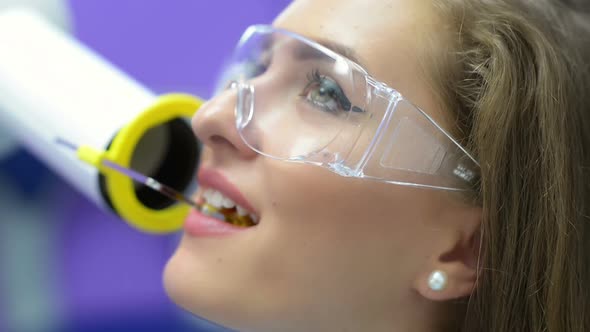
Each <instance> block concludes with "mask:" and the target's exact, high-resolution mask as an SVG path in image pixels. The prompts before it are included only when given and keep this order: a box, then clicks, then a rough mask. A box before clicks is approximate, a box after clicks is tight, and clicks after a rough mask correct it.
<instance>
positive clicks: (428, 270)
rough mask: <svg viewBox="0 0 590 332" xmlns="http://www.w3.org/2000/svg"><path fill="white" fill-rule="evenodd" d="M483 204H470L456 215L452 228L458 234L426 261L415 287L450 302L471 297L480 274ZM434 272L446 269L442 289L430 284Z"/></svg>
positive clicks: (433, 299) (443, 271)
mask: <svg viewBox="0 0 590 332" xmlns="http://www.w3.org/2000/svg"><path fill="white" fill-rule="evenodd" d="M481 215H482V212H481V207H470V208H468V209H466V210H463V211H461V212H460V213H459V214H458V215H455V217H456V219H455V220H454V222H453V223H452V226H451V225H449V226H450V227H454V228H455V230H456V231H455V232H453V234H454V235H451V238H450V241H443V242H446V243H447V244H446V247H441V248H440V249H439V251H438V252H437V253H434V255H432V256H431V257H432V258H431V260H430V261H427V262H426V264H424V267H423V268H422V269H421V270H420V271H419V273H418V275H417V276H416V278H415V280H414V289H415V290H416V291H417V292H418V293H419V294H420V295H422V296H423V297H425V298H427V299H429V300H432V301H447V300H452V299H458V298H462V297H466V296H469V295H470V294H471V293H472V292H473V291H474V289H475V287H476V283H477V277H478V273H479V268H478V266H477V265H478V258H479V252H480V242H481V241H480V234H481V232H480V225H481ZM434 272H442V274H443V276H444V277H445V278H446V281H445V286H444V287H443V288H442V289H440V290H434V289H432V288H431V287H430V283H429V280H430V278H431V276H432V274H433V273H434Z"/></svg>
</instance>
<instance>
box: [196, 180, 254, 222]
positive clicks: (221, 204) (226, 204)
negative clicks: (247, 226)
mask: <svg viewBox="0 0 590 332" xmlns="http://www.w3.org/2000/svg"><path fill="white" fill-rule="evenodd" d="M203 198H204V199H205V201H206V202H207V204H209V205H211V206H212V207H214V208H216V209H222V208H226V209H231V208H234V207H235V208H236V212H237V214H238V215H239V216H240V217H244V216H246V215H249V216H250V218H251V219H252V221H253V222H254V223H255V224H258V217H257V216H255V215H254V214H253V213H250V212H249V211H248V210H246V209H245V208H243V207H241V206H240V205H237V204H236V203H235V202H234V201H233V200H231V199H230V198H228V197H225V196H224V195H223V194H222V193H221V192H219V191H218V190H215V189H210V188H207V189H205V191H204V192H203Z"/></svg>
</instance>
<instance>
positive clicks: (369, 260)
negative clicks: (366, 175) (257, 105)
mask: <svg viewBox="0 0 590 332" xmlns="http://www.w3.org/2000/svg"><path fill="white" fill-rule="evenodd" d="M271 166H272V167H271ZM268 168H269V169H268V170H267V172H266V174H269V175H268V176H267V177H266V178H265V181H264V182H265V187H266V188H267V194H268V197H272V202H273V203H272V205H271V206H270V207H269V211H270V214H271V216H272V219H273V220H272V221H270V222H272V223H273V224H272V225H269V226H270V227H272V229H273V231H272V238H274V239H275V241H276V242H277V243H276V245H277V246H280V247H281V248H282V249H281V250H279V251H277V252H280V253H282V255H287V254H288V253H292V254H293V255H294V256H296V257H297V259H300V260H301V262H302V266H301V270H299V272H298V273H301V274H306V273H307V274H309V276H310V277H312V276H314V275H317V274H321V273H324V274H325V275H329V276H330V278H333V275H334V274H342V275H348V276H350V277H351V278H352V277H355V278H356V277H359V275H357V276H354V274H355V273H357V272H358V271H363V270H364V271H373V272H375V273H378V274H380V275H382V276H387V278H400V279H405V278H406V276H403V275H402V273H401V272H400V271H398V269H397V268H392V267H393V266H404V265H407V264H411V262H412V261H413V260H414V258H413V250H412V248H414V247H415V246H418V245H419V243H420V242H421V241H424V240H425V239H424V238H422V237H421V235H420V234H423V230H422V227H423V225H424V221H425V220H426V219H427V218H429V216H428V213H426V212H425V209H423V208H420V203H419V202H421V201H423V199H421V198H420V193H417V192H413V191H412V190H411V189H409V188H402V187H399V186H393V185H389V184H379V183H376V182H372V181H359V180H353V179H346V178H343V177H340V176H337V175H335V174H332V173H330V172H328V171H326V170H322V169H319V168H316V167H313V166H304V165H293V164H285V163H280V164H279V163H276V162H271V163H269V164H268ZM271 168H272V169H271ZM401 253H404V254H403V255H401ZM416 255H420V253H419V252H417V251H416ZM339 278H341V279H346V278H345V277H339ZM363 278H364V277H363ZM382 281H383V282H389V283H391V282H392V281H393V280H391V279H390V280H388V281H385V280H382Z"/></svg>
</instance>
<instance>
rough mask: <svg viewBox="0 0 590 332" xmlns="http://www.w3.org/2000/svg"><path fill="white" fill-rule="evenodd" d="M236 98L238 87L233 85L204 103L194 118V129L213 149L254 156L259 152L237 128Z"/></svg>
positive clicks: (246, 156)
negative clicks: (246, 140)
mask: <svg viewBox="0 0 590 332" xmlns="http://www.w3.org/2000/svg"><path fill="white" fill-rule="evenodd" d="M236 99H237V93H236V89H235V88H233V86H232V87H230V88H228V89H226V90H225V91H223V92H221V93H219V94H218V95H217V96H215V97H213V98H212V99H211V100H209V101H207V102H206V103H204V104H203V105H202V106H201V108H199V110H198V111H197V112H196V113H195V115H194V116H193V118H192V121H191V122H192V127H193V131H194V132H195V134H196V135H197V138H198V139H199V140H200V141H201V142H202V143H203V144H205V145H206V146H208V147H210V148H211V149H212V150H217V151H231V152H232V153H237V154H238V156H240V157H241V158H246V159H249V158H254V157H256V156H257V153H256V152H255V151H254V150H252V149H251V148H250V147H249V146H248V145H247V144H246V143H245V142H244V141H243V140H242V137H241V136H240V133H239V132H238V130H237V129H236V115H235V108H236Z"/></svg>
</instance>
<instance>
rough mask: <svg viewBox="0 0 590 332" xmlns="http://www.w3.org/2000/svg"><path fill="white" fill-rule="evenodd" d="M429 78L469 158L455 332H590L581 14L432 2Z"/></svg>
mask: <svg viewBox="0 0 590 332" xmlns="http://www.w3.org/2000/svg"><path fill="white" fill-rule="evenodd" d="M434 3H435V4H436V7H437V10H438V11H440V13H441V17H443V19H445V20H446V21H447V22H449V23H450V24H449V25H448V27H447V28H448V30H449V31H450V33H451V36H452V38H451V40H452V43H453V44H452V45H451V46H450V48H449V49H450V50H451V52H450V53H447V54H437V55H436V56H438V57H439V59H443V60H442V62H443V63H444V64H441V60H438V61H433V62H432V64H433V66H436V68H431V69H432V70H431V71H430V72H431V73H434V74H433V75H434V77H432V79H433V82H435V86H436V89H437V91H439V92H440V96H441V100H442V101H443V104H444V106H445V108H447V109H448V110H449V112H450V113H452V114H454V117H455V118H456V124H457V128H458V132H459V133H460V135H461V137H462V141H463V144H465V145H466V146H467V147H468V148H469V149H470V150H471V152H472V153H473V154H474V155H475V156H476V158H477V159H478V160H479V162H480V164H481V168H482V178H481V183H480V185H479V188H477V192H478V197H477V200H478V202H479V204H481V206H482V209H483V220H482V225H481V243H482V250H481V253H480V262H479V268H480V271H481V272H480V277H479V279H478V282H477V286H476V289H475V290H474V292H473V295H472V296H471V298H470V299H469V303H468V306H467V309H466V310H467V312H466V321H465V326H464V327H463V330H464V331H469V332H472V331H483V332H485V331H490V332H491V331H494V332H498V331H555V332H558V331H559V332H562V331H590V322H589V319H590V305H589V299H590V292H589V289H590V234H589V232H590V226H589V224H588V223H589V222H590V221H589V219H590V218H589V216H590V211H589V207H588V205H589V204H590V174H589V173H590V172H589V167H590V107H589V105H590V71H589V61H590V51H589V49H590V28H588V25H587V24H588V21H589V20H590V18H589V17H588V16H585V15H586V14H581V13H577V12H576V11H575V10H574V9H573V8H572V7H570V6H569V5H568V4H566V3H565V2H557V1H548V0H528V1H527V0H513V1H508V0H504V1H502V0H467V1H460V0H435V1H434Z"/></svg>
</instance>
